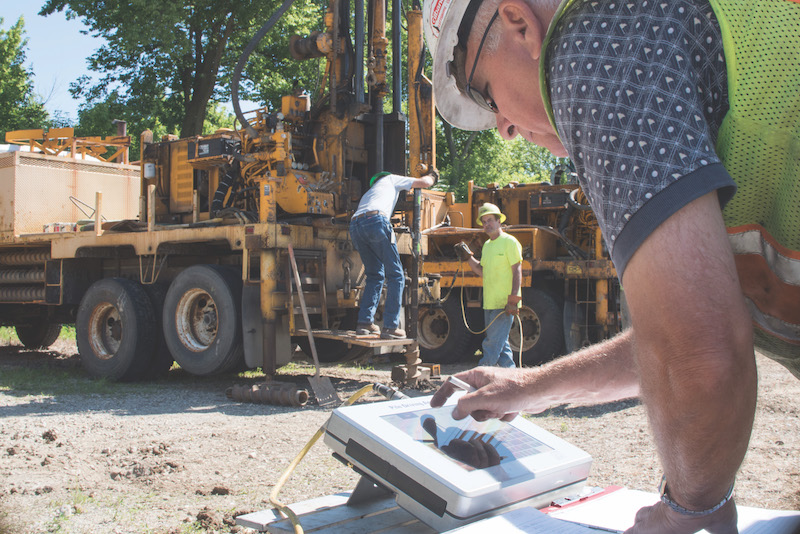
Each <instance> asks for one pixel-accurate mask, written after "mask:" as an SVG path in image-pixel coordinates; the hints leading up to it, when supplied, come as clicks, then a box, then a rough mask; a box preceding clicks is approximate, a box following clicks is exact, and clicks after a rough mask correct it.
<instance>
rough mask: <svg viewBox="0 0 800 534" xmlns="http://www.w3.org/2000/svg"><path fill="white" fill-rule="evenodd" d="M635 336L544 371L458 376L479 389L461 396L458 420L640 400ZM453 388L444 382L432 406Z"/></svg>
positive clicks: (620, 337)
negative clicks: (634, 357)
mask: <svg viewBox="0 0 800 534" xmlns="http://www.w3.org/2000/svg"><path fill="white" fill-rule="evenodd" d="M632 334H633V332H632V331H631V330H626V331H625V332H623V333H621V334H619V335H617V336H615V337H614V338H612V339H609V340H606V341H603V342H602V343H597V344H595V345H591V346H589V347H586V348H584V349H582V350H580V351H578V352H574V353H572V354H569V355H567V356H563V357H561V358H558V359H557V360H554V361H552V362H549V363H547V364H545V365H543V366H541V367H535V368H525V369H500V368H496V367H479V368H477V369H471V370H469V371H465V372H463V373H458V375H457V376H458V377H459V378H461V379H462V380H465V381H466V382H468V383H470V384H472V385H473V386H475V387H477V388H480V390H479V391H477V392H475V393H470V394H467V395H464V396H463V397H461V399H460V400H459V403H458V406H457V408H456V411H455V412H454V414H455V415H456V417H457V418H463V417H466V416H467V415H469V414H472V415H473V416H475V417H476V418H480V419H487V418H489V417H494V418H503V419H506V420H509V419H512V418H513V417H514V416H515V415H516V413H518V412H529V413H539V412H543V411H544V410H547V409H548V408H550V407H552V406H557V405H562V404H576V405H589V404H598V403H604V402H612V401H616V400H621V399H626V398H630V397H636V396H637V395H638V393H639V381H638V374H637V373H636V368H635V365H634V364H633V352H632V348H633V342H632ZM453 389H454V388H452V387H451V386H449V385H448V383H447V382H445V384H444V385H443V386H442V387H441V388H440V389H439V391H437V392H436V394H435V395H434V397H433V400H432V401H431V404H433V405H434V406H438V405H441V404H443V403H444V401H445V399H446V398H447V397H449V396H450V395H451V394H452V393H453Z"/></svg>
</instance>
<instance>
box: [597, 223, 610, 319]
mask: <svg viewBox="0 0 800 534" xmlns="http://www.w3.org/2000/svg"><path fill="white" fill-rule="evenodd" d="M594 247H595V251H594V254H595V258H598V259H600V258H602V257H603V234H602V232H601V231H600V228H597V229H596V230H595V234H594ZM595 295H596V297H595V298H596V299H597V306H596V307H595V321H597V324H601V325H604V326H608V324H609V320H608V280H607V279H602V280H597V282H595Z"/></svg>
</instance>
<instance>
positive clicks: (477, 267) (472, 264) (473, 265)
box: [467, 256, 483, 276]
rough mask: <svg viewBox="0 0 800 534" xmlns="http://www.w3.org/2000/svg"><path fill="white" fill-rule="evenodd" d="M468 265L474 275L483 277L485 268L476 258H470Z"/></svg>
mask: <svg viewBox="0 0 800 534" xmlns="http://www.w3.org/2000/svg"><path fill="white" fill-rule="evenodd" d="M467 265H469V268H470V269H472V272H473V273H475V274H477V275H478V276H483V267H482V266H481V262H479V261H478V260H476V259H475V256H470V258H469V260H467Z"/></svg>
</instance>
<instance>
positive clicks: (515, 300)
mask: <svg viewBox="0 0 800 534" xmlns="http://www.w3.org/2000/svg"><path fill="white" fill-rule="evenodd" d="M521 301H522V297H520V296H518V295H509V296H508V300H507V301H506V313H507V314H508V315H519V303H520V302H521Z"/></svg>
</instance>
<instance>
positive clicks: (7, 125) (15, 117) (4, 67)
mask: <svg viewBox="0 0 800 534" xmlns="http://www.w3.org/2000/svg"><path fill="white" fill-rule="evenodd" d="M2 24H3V19H2V18H0V26H2ZM24 36H25V19H24V18H23V17H20V18H19V20H18V21H17V23H16V24H14V26H12V27H11V29H10V30H9V31H5V30H3V29H2V28H0V142H5V137H6V132H8V131H11V130H27V129H31V128H43V127H46V126H48V120H49V116H48V114H47V110H45V109H44V104H42V103H41V102H39V101H38V100H37V99H36V97H35V96H34V93H33V86H32V84H31V75H32V73H31V71H29V70H28V69H27V68H26V67H25V59H26V54H25V48H26V46H27V43H28V40H27V39H25V37H24Z"/></svg>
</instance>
